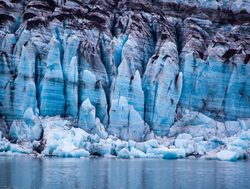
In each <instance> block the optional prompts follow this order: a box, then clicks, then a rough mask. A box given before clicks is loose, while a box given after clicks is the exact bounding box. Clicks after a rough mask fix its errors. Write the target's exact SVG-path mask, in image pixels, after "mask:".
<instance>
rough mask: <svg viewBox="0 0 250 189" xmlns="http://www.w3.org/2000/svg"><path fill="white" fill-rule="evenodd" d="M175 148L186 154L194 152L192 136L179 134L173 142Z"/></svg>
mask: <svg viewBox="0 0 250 189" xmlns="http://www.w3.org/2000/svg"><path fill="white" fill-rule="evenodd" d="M174 144H175V146H176V148H181V149H184V150H185V151H186V153H187V154H191V153H193V152H194V150H195V149H194V141H193V140H192V136H191V135H190V134H187V133H183V134H179V135H178V136H177V138H176V139H175V141H174Z"/></svg>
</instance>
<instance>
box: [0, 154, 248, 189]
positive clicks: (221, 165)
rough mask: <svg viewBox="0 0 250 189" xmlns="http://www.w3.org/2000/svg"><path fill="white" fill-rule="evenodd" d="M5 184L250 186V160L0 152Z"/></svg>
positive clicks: (136, 188)
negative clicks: (64, 156)
mask: <svg viewBox="0 0 250 189" xmlns="http://www.w3.org/2000/svg"><path fill="white" fill-rule="evenodd" d="M0 188H1V189H2V188H13V189H16V188H18V189H19V188H20V189H22V188H24V189H30V188H35V189H39V188H45V189H50V188H52V189H57V188H59V189H61V188H86V189H91V188H98V189H99V188H100V189H105V188H115V189H123V188H124V189H125V188H131V189H146V188H150V189H152V188H183V189H195V188H201V189H206V188H208V189H212V188H225V189H227V188H229V189H235V188H238V189H244V188H250V162H243V161H240V162H221V161H206V160H142V159H134V160H117V159H104V158H91V159H61V158H31V157H0Z"/></svg>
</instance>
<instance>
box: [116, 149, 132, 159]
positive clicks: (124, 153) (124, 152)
mask: <svg viewBox="0 0 250 189" xmlns="http://www.w3.org/2000/svg"><path fill="white" fill-rule="evenodd" d="M117 157H118V158H121V159H130V153H129V151H128V149H126V148H123V149H121V150H120V151H119V152H118V154H117Z"/></svg>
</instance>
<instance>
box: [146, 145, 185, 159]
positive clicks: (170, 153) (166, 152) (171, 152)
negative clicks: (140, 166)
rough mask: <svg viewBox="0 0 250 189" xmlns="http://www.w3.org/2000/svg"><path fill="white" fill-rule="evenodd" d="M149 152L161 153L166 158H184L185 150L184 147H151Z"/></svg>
mask: <svg viewBox="0 0 250 189" xmlns="http://www.w3.org/2000/svg"><path fill="white" fill-rule="evenodd" d="M147 154H153V155H161V156H162V157H163V158H164V159H176V158H184V157H185V156H186V154H185V151H183V150H182V149H169V148H165V147H162V148H149V149H148V150H147Z"/></svg>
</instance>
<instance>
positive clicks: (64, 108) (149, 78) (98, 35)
mask: <svg viewBox="0 0 250 189" xmlns="http://www.w3.org/2000/svg"><path fill="white" fill-rule="evenodd" d="M191 10H192V11H191ZM0 11H1V14H0V154H3V155H4V154H15V155H17V154H33V155H34V154H35V155H37V156H43V155H44V156H60V157H90V156H104V157H117V158H125V159H130V158H164V159H176V158H185V157H187V158H188V157H190V158H192V157H200V158H206V159H219V160H230V161H235V160H238V159H243V158H246V157H248V156H249V150H250V81H249V80H248V78H249V76H250V40H249V39H250V34H249V32H250V22H249V20H250V3H249V2H247V1H233V0H227V1H225V0H197V1H186V0H182V1H179V0H171V1H166V0H145V1H141V0H130V1H127V0H125V1H116V0H102V1H101V0H97V1H94V0H89V1H81V0H66V1H55V0H45V1H41V0H24V1H10V0H0Z"/></svg>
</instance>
